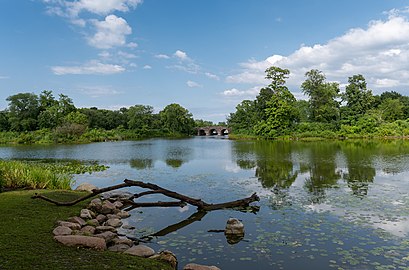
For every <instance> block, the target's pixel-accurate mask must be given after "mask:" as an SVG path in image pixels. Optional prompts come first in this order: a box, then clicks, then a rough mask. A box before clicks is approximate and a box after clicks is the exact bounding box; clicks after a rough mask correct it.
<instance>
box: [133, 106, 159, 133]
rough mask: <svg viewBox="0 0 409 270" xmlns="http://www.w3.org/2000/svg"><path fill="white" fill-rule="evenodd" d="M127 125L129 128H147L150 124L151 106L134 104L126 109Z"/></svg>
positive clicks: (149, 127)
mask: <svg viewBox="0 0 409 270" xmlns="http://www.w3.org/2000/svg"><path fill="white" fill-rule="evenodd" d="M127 114H128V119H129V121H128V127H129V128H130V129H140V130H148V129H151V126H152V120H153V119H152V114H153V107H152V106H149V105H135V106H132V107H130V108H129V109H128V112H127Z"/></svg>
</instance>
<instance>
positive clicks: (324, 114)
mask: <svg viewBox="0 0 409 270" xmlns="http://www.w3.org/2000/svg"><path fill="white" fill-rule="evenodd" d="M305 76H306V77H307V79H306V80H305V81H304V82H303V83H302V85H301V88H302V89H303V93H304V94H306V95H308V96H309V97H310V99H309V105H310V112H311V115H310V119H311V121H314V122H325V123H329V122H333V121H336V120H338V118H339V103H338V102H337V101H336V98H338V97H339V86H338V83H328V82H325V79H326V78H325V75H324V74H323V73H322V71H319V70H317V69H312V70H310V71H308V72H307V73H306V74H305Z"/></svg>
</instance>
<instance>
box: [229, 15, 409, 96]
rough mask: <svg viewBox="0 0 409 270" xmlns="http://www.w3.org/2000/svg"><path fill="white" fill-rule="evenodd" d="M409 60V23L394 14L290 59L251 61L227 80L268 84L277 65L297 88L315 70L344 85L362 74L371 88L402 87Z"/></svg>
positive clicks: (408, 75)
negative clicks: (267, 72)
mask: <svg viewBox="0 0 409 270" xmlns="http://www.w3.org/2000/svg"><path fill="white" fill-rule="evenodd" d="M401 13H402V12H401ZM407 59H409V21H408V19H407V18H406V17H404V16H402V15H391V16H389V18H388V19H387V20H384V21H382V20H377V21H371V22H370V23H369V24H368V26H367V28H366V29H362V28H354V29H351V30H349V31H348V32H346V33H345V34H344V35H342V36H340V37H336V38H334V39H332V40H329V41H328V42H327V43H326V44H316V45H313V46H305V45H303V46H302V47H301V48H299V49H298V50H296V51H295V52H293V53H292V54H290V55H288V56H282V55H273V56H271V57H268V58H267V59H265V60H263V61H256V60H254V59H251V60H249V61H247V62H245V63H241V64H240V68H241V71H240V72H239V73H237V74H233V75H230V76H228V77H226V81H227V82H230V83H247V84H266V80H265V79H264V77H265V73H264V71H265V69H266V68H268V67H270V66H273V65H275V66H279V67H282V68H288V69H289V70H290V71H291V75H290V78H289V80H288V84H289V85H290V86H292V87H297V88H299V87H300V84H301V83H302V82H303V81H304V80H305V78H304V74H305V72H307V71H309V70H311V69H313V68H314V69H319V70H322V71H323V72H324V73H325V74H326V76H327V78H328V80H330V81H339V82H341V83H344V82H346V81H347V79H348V77H350V76H352V75H354V74H358V73H359V74H363V75H364V76H365V78H366V79H367V81H368V84H369V86H370V87H391V86H395V87H400V86H405V85H408V84H409V61H407Z"/></svg>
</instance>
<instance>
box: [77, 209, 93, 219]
mask: <svg viewBox="0 0 409 270" xmlns="http://www.w3.org/2000/svg"><path fill="white" fill-rule="evenodd" d="M80 217H81V218H83V219H93V218H94V217H95V213H94V212H92V211H91V210H89V209H81V213H80Z"/></svg>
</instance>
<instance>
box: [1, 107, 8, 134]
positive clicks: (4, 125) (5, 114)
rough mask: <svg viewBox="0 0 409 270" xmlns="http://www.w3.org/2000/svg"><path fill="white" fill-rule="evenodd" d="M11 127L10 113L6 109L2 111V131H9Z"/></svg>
mask: <svg viewBox="0 0 409 270" xmlns="http://www.w3.org/2000/svg"><path fill="white" fill-rule="evenodd" d="M9 129H10V125H9V114H8V112H7V111H5V110H4V111H0V131H8V130H9Z"/></svg>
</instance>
